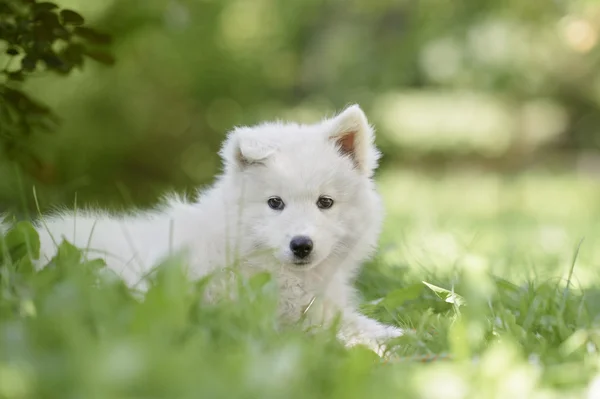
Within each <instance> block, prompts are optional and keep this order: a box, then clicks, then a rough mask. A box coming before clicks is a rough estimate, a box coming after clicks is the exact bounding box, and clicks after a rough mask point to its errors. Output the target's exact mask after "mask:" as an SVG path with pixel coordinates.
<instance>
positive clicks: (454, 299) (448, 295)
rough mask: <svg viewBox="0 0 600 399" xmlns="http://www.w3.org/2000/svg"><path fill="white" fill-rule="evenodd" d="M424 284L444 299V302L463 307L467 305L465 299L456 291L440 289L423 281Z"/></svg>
mask: <svg viewBox="0 0 600 399" xmlns="http://www.w3.org/2000/svg"><path fill="white" fill-rule="evenodd" d="M423 284H425V285H426V286H427V287H428V288H429V289H430V290H432V291H433V292H435V294H436V295H437V296H438V297H440V298H441V299H443V300H444V302H448V303H451V304H453V305H456V306H462V305H464V304H465V300H464V298H463V297H461V296H460V295H458V294H457V293H455V292H454V291H449V290H447V289H445V288H442V287H438V286H436V285H433V284H430V283H428V282H426V281H423Z"/></svg>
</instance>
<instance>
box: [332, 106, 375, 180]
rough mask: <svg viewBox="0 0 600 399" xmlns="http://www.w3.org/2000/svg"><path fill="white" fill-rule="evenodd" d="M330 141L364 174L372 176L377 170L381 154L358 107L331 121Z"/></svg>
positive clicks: (351, 107) (345, 111)
mask: <svg viewBox="0 0 600 399" xmlns="http://www.w3.org/2000/svg"><path fill="white" fill-rule="evenodd" d="M329 126H330V127H329V132H328V133H329V140H331V141H332V142H334V144H335V145H336V147H337V149H338V151H339V152H340V154H341V155H343V156H347V157H348V158H350V159H351V160H352V162H354V165H355V166H356V168H357V169H358V170H359V171H360V172H361V173H363V174H365V175H368V176H371V175H372V174H373V172H374V170H375V169H376V168H377V161H378V160H379V157H380V153H379V151H378V150H377V148H376V147H375V144H374V139H375V133H374V131H373V128H372V127H371V126H370V125H369V122H368V121H367V117H366V116H365V113H364V112H363V111H362V109H360V107H359V106H358V105H351V106H349V107H348V108H346V109H345V110H344V111H342V112H341V113H339V114H338V115H337V116H335V117H333V118H332V119H330V120H329Z"/></svg>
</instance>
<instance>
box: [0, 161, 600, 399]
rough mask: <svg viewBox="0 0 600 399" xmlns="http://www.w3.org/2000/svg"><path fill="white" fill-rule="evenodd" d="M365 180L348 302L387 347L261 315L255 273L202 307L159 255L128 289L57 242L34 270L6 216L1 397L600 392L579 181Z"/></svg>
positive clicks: (586, 214)
mask: <svg viewBox="0 0 600 399" xmlns="http://www.w3.org/2000/svg"><path fill="white" fill-rule="evenodd" d="M380 183H381V188H382V192H383V194H384V197H385V201H386V207H387V209H388V217H387V220H386V225H385V229H384V234H383V237H382V246H381V249H380V251H379V254H378V256H377V257H376V259H374V260H373V261H372V262H370V263H369V265H368V266H367V267H366V268H365V271H364V272H363V273H362V274H361V276H360V278H359V281H358V288H359V289H360V291H361V292H362V294H363V296H364V302H363V310H364V312H365V313H368V314H371V315H374V316H375V317H377V318H379V319H381V320H383V321H386V322H389V323H395V324H398V325H400V326H402V327H404V328H405V329H406V331H407V333H406V335H405V336H404V337H401V338H399V339H397V340H396V341H395V342H393V345H392V347H391V348H390V353H389V359H388V360H387V362H382V361H381V360H380V359H378V358H377V357H376V356H375V355H374V354H373V353H372V352H370V351H368V350H366V349H363V348H355V349H353V350H346V349H344V348H343V347H342V346H341V345H340V344H339V343H338V342H337V341H336V340H335V339H334V335H335V334H334V331H320V332H318V331H317V332H312V333H307V332H305V331H302V329H301V328H300V327H298V326H280V325H278V323H277V321H276V317H275V307H274V301H275V297H276V292H275V291H274V289H273V287H272V286H271V285H270V283H269V282H268V281H267V280H265V279H264V278H263V276H261V277H260V278H256V279H254V280H250V281H247V282H246V283H245V284H244V285H242V286H241V287H238V289H239V290H240V299H239V300H229V299H227V300H223V301H222V302H219V303H216V304H208V303H205V302H204V301H203V300H202V293H203V290H204V284H205V283H206V281H200V282H191V281H188V280H187V279H186V278H185V277H184V276H183V275H182V273H181V270H180V268H179V265H180V263H179V262H178V261H177V260H176V259H174V260H173V261H172V262H170V263H169V264H166V265H163V266H164V267H163V268H161V269H160V272H159V273H158V274H157V275H156V276H155V277H154V279H153V281H152V283H151V284H150V286H151V288H150V290H149V292H148V293H147V294H146V295H145V296H143V297H139V296H138V295H137V294H134V293H132V292H131V291H129V290H128V289H127V288H126V287H125V286H123V285H122V284H121V283H120V282H119V280H118V279H116V278H115V276H114V275H113V274H112V273H108V272H106V270H104V269H103V268H102V267H101V265H99V264H98V263H96V262H92V263H88V264H86V265H82V263H81V260H80V254H79V252H78V251H77V250H76V249H75V248H73V247H70V246H68V245H63V247H62V249H61V251H60V253H59V256H58V257H57V258H56V259H55V260H54V261H53V262H51V264H50V265H49V267H48V268H46V269H45V270H44V271H42V272H38V273H35V272H33V271H32V269H31V266H30V264H29V262H28V261H27V256H25V255H26V254H27V252H28V251H29V252H30V253H31V252H35V249H36V245H35V235H34V234H32V232H31V231H29V230H28V229H27V226H26V225H23V226H22V228H21V230H20V232H21V234H13V235H11V236H7V237H6V238H5V240H4V245H3V246H2V248H3V249H2V251H1V252H2V259H3V262H4V263H3V265H2V268H1V269H0V271H1V273H0V397H2V398H11V399H12V398H57V397H61V398H65V397H67V398H68V397H73V398H75V397H86V398H87V397H98V398H129V397H136V398H141V397H168V398H174V397H189V398H192V397H194V398H197V397H207V398H220V397H223V398H225V397H227V398H231V397H247V398H251V397H252V398H254V397H261V398H319V397H322V398H369V397H409V398H440V397H443V398H467V397H468V398H506V397H510V398H568V397H577V398H581V397H586V395H588V391H589V390H590V387H592V388H593V387H596V388H593V389H596V390H597V391H595V392H591V393H590V395H600V391H599V388H598V386H599V385H600V384H599V383H597V382H596V383H592V381H594V378H598V376H599V375H600V374H598V372H599V366H600V357H599V356H598V345H599V344H600V335H599V334H598V331H597V328H596V326H597V322H598V316H599V315H600V291H599V290H598V289H597V287H598V286H599V284H598V283H599V282H600V281H599V278H598V274H599V273H598V271H597V270H598V267H597V265H598V263H599V262H600V246H599V245H598V239H597V238H596V236H595V231H594V230H595V229H596V228H597V227H596V226H598V225H599V224H598V222H599V221H600V220H599V215H600V207H598V205H597V204H598V203H600V202H599V200H600V188H598V187H597V185H596V184H595V182H593V181H591V180H589V179H585V178H581V177H576V176H574V175H570V174H560V175H558V174H551V173H541V172H540V173H528V174H524V175H522V176H519V177H512V178H508V177H500V176H497V175H492V174H474V173H472V172H471V173H470V174H453V175H448V176H443V177H439V178H432V177H428V176H426V175H423V174H419V173H416V172H408V171H404V172H401V171H393V172H392V171H390V172H388V173H386V174H384V175H382V176H381V178H380ZM23 237H27V240H24V238H23ZM581 239H584V240H583V242H582V244H581V247H580V248H578V244H579V243H580V242H581ZM578 249H579V251H578ZM589 397H597V396H589Z"/></svg>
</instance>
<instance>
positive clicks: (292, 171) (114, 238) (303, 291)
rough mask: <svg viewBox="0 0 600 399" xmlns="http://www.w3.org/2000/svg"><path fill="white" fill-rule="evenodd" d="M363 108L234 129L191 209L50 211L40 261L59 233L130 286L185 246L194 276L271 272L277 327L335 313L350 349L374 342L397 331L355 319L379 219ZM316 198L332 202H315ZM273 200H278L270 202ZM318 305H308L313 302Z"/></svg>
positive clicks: (176, 205)
mask: <svg viewBox="0 0 600 399" xmlns="http://www.w3.org/2000/svg"><path fill="white" fill-rule="evenodd" d="M373 139H374V132H373V130H372V128H371V127H370V126H369V124H368V122H367V119H366V117H365V115H364V113H363V111H362V110H361V109H360V107H359V106H357V105H354V106H351V107H349V108H347V109H345V110H344V111H343V112H342V113H340V114H338V115H337V116H334V117H332V118H329V119H325V120H323V121H322V122H320V123H316V124H312V125H300V124H296V123H282V122H276V123H265V124H261V125H258V126H254V127H240V128H236V129H234V130H233V131H232V132H231V133H230V134H229V136H228V138H227V140H226V142H225V144H224V146H223V148H222V150H221V152H220V154H221V156H222V158H223V161H224V173H223V174H222V175H221V176H220V177H219V178H218V179H217V181H216V183H215V184H214V186H213V187H212V188H210V189H208V190H207V191H205V192H204V193H203V194H201V196H200V199H199V200H198V201H197V202H196V203H184V202H182V201H178V200H170V201H169V203H168V205H167V206H166V207H165V208H163V209H159V210H156V211H153V212H148V213H143V214H137V215H132V216H122V217H111V216H108V215H104V214H100V213H81V212H79V213H78V214H77V215H73V214H66V213H65V214H58V215H54V216H51V217H46V218H45V220H44V224H43V225H40V227H39V233H40V235H41V242H42V254H43V255H42V256H44V257H46V258H47V259H49V258H51V257H52V256H53V255H54V253H55V251H56V246H55V242H58V241H61V240H62V238H66V239H67V240H69V241H70V242H72V243H74V244H75V245H76V246H79V247H82V248H88V254H89V255H88V256H89V257H90V258H94V257H101V258H104V259H105V260H106V262H107V264H108V266H109V267H110V268H111V269H113V270H115V271H116V272H118V273H119V274H121V275H122V276H123V278H124V279H125V280H126V281H127V282H128V283H129V284H131V285H133V284H136V283H138V282H139V280H140V279H141V276H142V275H143V274H144V273H146V272H148V270H149V269H150V268H151V267H152V266H154V265H156V264H157V263H159V262H160V261H161V260H162V259H163V258H164V257H165V256H167V255H168V254H169V253H171V252H172V251H181V250H185V251H186V252H185V253H186V254H187V257H188V258H187V259H188V261H189V264H190V272H191V275H192V276H191V277H193V278H197V277H201V276H203V275H205V274H206V273H208V272H210V271H212V270H215V269H217V268H222V267H224V266H227V265H230V264H231V263H232V262H234V261H235V260H236V259H237V260H239V265H240V270H241V272H242V273H244V274H245V275H251V274H252V273H255V272H258V271H265V270H266V271H269V272H272V273H273V275H274V277H275V278H276V280H277V282H278V285H279V288H280V291H279V301H280V303H279V309H280V315H281V318H282V320H283V321H286V322H294V321H297V320H299V318H300V317H301V316H302V314H303V311H304V309H306V307H307V306H308V305H309V304H311V306H310V307H309V311H308V312H307V316H308V319H309V322H311V323H312V324H317V325H318V324H321V323H322V322H325V323H327V322H328V321H331V320H332V319H333V318H334V317H336V316H337V315H338V314H339V315H341V320H342V328H341V331H340V338H341V339H342V340H343V341H344V342H346V343H347V344H348V345H353V344H356V343H363V344H366V345H368V346H370V347H372V348H377V347H379V344H380V343H381V341H382V340H385V339H388V338H390V337H395V336H398V335H400V334H401V331H400V330H398V329H396V328H394V327H390V326H384V325H382V324H380V323H378V322H376V321H375V320H372V319H369V318H367V317H365V316H363V315H360V314H359V313H358V312H357V310H356V303H355V293H354V290H353V288H352V282H353V279H354V278H355V276H356V274H357V272H358V270H359V268H360V266H361V263H362V262H363V261H364V260H365V259H366V258H367V257H369V256H370V255H371V253H372V252H373V251H374V248H375V246H376V242H377V239H378V236H379V233H380V227H381V223H382V218H383V208H382V204H381V201H380V197H379V195H378V194H377V192H376V190H375V186H374V183H373V181H372V175H373V172H374V170H375V168H376V167H377V161H378V158H379V152H378V151H377V149H376V148H375V146H374V144H373ZM322 195H326V196H329V197H331V198H332V199H333V200H334V201H335V202H334V205H333V206H332V207H331V208H330V209H319V208H318V207H317V205H316V202H317V200H318V198H319V197H320V196H322ZM271 196H278V197H281V199H282V200H283V201H284V203H285V208H284V209H283V210H281V211H278V210H273V209H271V208H270V207H269V206H268V205H267V201H268V199H269V198H270V197H271ZM298 235H303V236H308V237H310V238H311V239H312V241H313V243H314V250H313V252H312V253H311V255H310V257H309V258H308V260H309V263H308V264H304V265H298V264H295V263H294V256H293V254H292V252H291V251H290V240H291V239H292V237H294V236H298ZM313 299H314V301H313Z"/></svg>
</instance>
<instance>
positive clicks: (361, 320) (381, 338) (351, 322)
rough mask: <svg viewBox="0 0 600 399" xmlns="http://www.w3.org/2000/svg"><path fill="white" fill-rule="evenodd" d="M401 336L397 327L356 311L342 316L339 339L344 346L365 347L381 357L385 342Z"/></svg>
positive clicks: (383, 352)
mask: <svg viewBox="0 0 600 399" xmlns="http://www.w3.org/2000/svg"><path fill="white" fill-rule="evenodd" d="M401 335H403V331H402V330H401V329H399V328H397V327H392V326H387V325H384V324H381V323H379V322H378V321H376V320H373V319H371V318H369V317H367V316H364V315H362V314H360V313H358V312H356V311H348V312H345V313H344V315H343V321H342V328H341V329H340V332H339V338H340V339H341V340H342V342H344V343H345V344H346V346H348V347H350V346H354V345H365V346H367V347H369V348H370V349H372V350H373V351H375V352H376V353H377V354H378V355H379V356H383V355H384V354H385V352H386V350H387V348H386V346H385V342H386V341H387V340H389V339H392V338H396V337H399V336H401Z"/></svg>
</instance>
